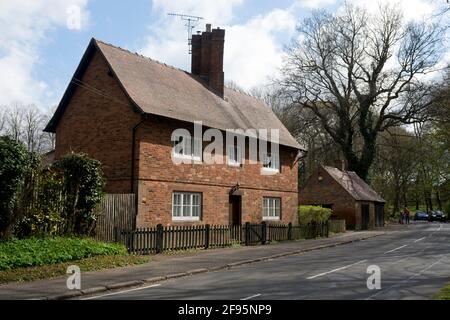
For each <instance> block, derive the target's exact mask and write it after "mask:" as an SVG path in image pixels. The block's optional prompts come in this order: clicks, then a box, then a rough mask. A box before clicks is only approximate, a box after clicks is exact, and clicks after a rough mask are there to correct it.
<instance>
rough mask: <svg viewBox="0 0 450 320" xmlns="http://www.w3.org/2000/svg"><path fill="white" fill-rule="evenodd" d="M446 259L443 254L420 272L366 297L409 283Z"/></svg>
mask: <svg viewBox="0 0 450 320" xmlns="http://www.w3.org/2000/svg"><path fill="white" fill-rule="evenodd" d="M444 259H446V257H445V256H444V255H441V258H440V259H439V260H437V261H435V262H433V263H432V264H430V265H428V266H427V267H426V268H424V269H422V270H420V271H419V272H418V273H415V274H413V275H412V276H410V277H409V278H407V279H405V280H403V281H401V282H400V283H397V284H394V285H393V286H390V287H389V288H387V289H382V290H380V291H378V292H377V293H375V294H373V295H371V296H370V297H368V298H366V299H365V300H369V299H370V298H373V297H376V296H377V295H379V294H380V293H384V292H387V291H390V290H391V289H393V288H396V287H398V286H400V285H401V284H403V283H407V282H409V281H410V280H412V279H414V278H416V277H420V276H421V275H422V274H423V273H424V272H426V271H428V270H430V269H431V268H433V267H434V266H435V265H437V264H439V263H440V262H441V261H442V260H444Z"/></svg>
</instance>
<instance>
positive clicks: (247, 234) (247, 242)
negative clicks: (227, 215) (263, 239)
mask: <svg viewBox="0 0 450 320" xmlns="http://www.w3.org/2000/svg"><path fill="white" fill-rule="evenodd" d="M249 245H250V222H246V223H245V246H249Z"/></svg>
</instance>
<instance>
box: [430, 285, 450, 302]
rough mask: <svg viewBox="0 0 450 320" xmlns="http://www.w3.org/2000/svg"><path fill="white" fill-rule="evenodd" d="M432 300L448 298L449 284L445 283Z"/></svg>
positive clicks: (449, 294)
mask: <svg viewBox="0 0 450 320" xmlns="http://www.w3.org/2000/svg"><path fill="white" fill-rule="evenodd" d="M433 300H450V284H448V285H446V286H445V287H444V288H442V289H441V291H440V292H439V293H438V294H436V295H435V296H434V297H433Z"/></svg>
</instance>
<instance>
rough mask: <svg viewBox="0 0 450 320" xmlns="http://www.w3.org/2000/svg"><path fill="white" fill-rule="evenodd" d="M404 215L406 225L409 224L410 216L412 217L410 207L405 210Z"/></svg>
mask: <svg viewBox="0 0 450 320" xmlns="http://www.w3.org/2000/svg"><path fill="white" fill-rule="evenodd" d="M403 214H404V216H405V224H409V216H410V214H411V213H410V212H409V209H408V207H405V210H403Z"/></svg>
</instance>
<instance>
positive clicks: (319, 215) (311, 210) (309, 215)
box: [298, 206, 332, 224]
mask: <svg viewBox="0 0 450 320" xmlns="http://www.w3.org/2000/svg"><path fill="white" fill-rule="evenodd" d="M331 214H332V211H331V209H327V208H322V207H317V206H300V207H299V209H298V221H299V223H300V224H308V223H311V222H317V223H320V222H325V221H328V219H329V218H330V216H331Z"/></svg>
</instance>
